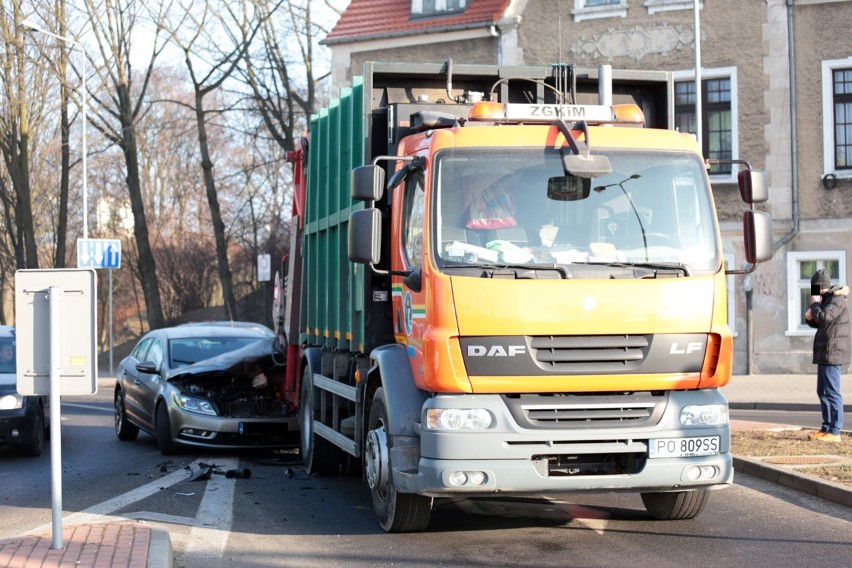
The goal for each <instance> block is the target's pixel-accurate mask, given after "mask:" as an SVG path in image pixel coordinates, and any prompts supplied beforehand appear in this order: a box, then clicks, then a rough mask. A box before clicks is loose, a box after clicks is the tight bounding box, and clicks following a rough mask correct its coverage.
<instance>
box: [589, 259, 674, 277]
mask: <svg viewBox="0 0 852 568" xmlns="http://www.w3.org/2000/svg"><path fill="white" fill-rule="evenodd" d="M574 264H592V265H596V266H612V267H613V268H647V269H649V270H676V271H678V272H681V273H683V275H684V276H689V269H688V268H687V267H686V265H685V264H683V263H682V262H674V261H669V262H666V261H659V262H644V261H643V262H626V261H618V262H615V261H613V262H577V263H574Z"/></svg>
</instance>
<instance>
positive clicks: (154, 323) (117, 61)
mask: <svg viewBox="0 0 852 568" xmlns="http://www.w3.org/2000/svg"><path fill="white" fill-rule="evenodd" d="M148 4H149V6H148V8H149V10H150V11H148V12H146V13H145V14H140V13H139V11H138V10H139V9H140V8H142V6H140V3H139V2H136V1H134V0H85V7H86V13H87V15H88V18H89V20H90V22H91V25H92V36H93V37H94V40H95V42H96V43H97V48H98V50H99V52H100V58H101V60H102V61H100V62H99V64H98V65H95V66H94V67H95V69H97V71H98V73H99V75H100V79H101V84H102V85H103V86H104V87H106V88H108V89H109V91H110V94H109V96H108V97H104V96H101V95H99V94H96V95H95V96H94V97H93V98H94V100H95V103H96V105H97V109H96V110H95V112H94V113H93V114H94V117H93V118H92V121H91V122H92V124H93V125H94V126H95V127H96V128H97V129H98V130H99V131H100V132H101V133H102V134H103V135H104V136H105V137H106V138H107V139H108V140H110V141H111V142H112V143H113V144H115V145H117V146H118V147H119V148H120V149H121V151H122V152H123V154H124V163H125V169H126V176H127V177H126V182H127V190H128V194H129V196H130V208H131V211H132V212H133V220H134V226H133V234H134V237H135V240H136V246H137V247H138V253H139V254H138V259H137V263H138V269H139V275H140V280H141V285H142V293H143V296H144V298H145V307H146V310H147V319H148V325H149V326H150V327H151V328H152V329H156V328H159V327H162V326H163V325H164V323H165V320H164V318H163V309H162V303H161V300H160V289H159V285H158V283H157V267H156V261H155V259H154V253H153V251H152V249H151V243H150V239H149V236H148V221H147V219H146V216H145V202H144V196H143V188H142V185H141V183H140V175H139V154H138V152H139V148H138V145H137V133H136V127H137V124H138V122H139V120H140V117H141V116H142V114H143V112H144V111H145V108H146V93H147V88H148V85H149V82H150V79H151V75H152V73H153V70H154V63H155V61H156V59H157V57H158V56H159V54H160V52H161V51H162V49H163V45H164V43H163V42H162V41H161V38H160V33H161V32H162V22H163V14H164V13H165V12H166V11H167V9H168V6H167V5H166V4H164V3H162V2H161V3H158V4H157V5H156V6H154V5H153V4H155V3H154V2H150V3H148ZM148 15H150V16H152V17H150V18H146V20H145V23H148V24H150V25H151V26H152V27H153V29H151V30H145V32H150V34H151V43H150V56H149V58H148V64H147V68H146V70H145V72H144V74H142V76H141V77H138V76H136V75H135V74H134V72H133V66H132V57H131V48H132V47H133V34H134V31H141V30H138V29H137V26H138V27H139V28H141V27H142V23H143V22H142V18H143V16H148ZM140 79H141V84H140V83H137V82H135V81H137V80H140Z"/></svg>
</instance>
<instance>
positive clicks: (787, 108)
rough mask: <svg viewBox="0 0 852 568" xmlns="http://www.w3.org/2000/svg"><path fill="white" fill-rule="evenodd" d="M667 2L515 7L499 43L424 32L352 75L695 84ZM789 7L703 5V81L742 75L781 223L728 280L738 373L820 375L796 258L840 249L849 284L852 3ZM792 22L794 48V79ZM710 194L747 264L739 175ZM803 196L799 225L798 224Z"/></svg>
mask: <svg viewBox="0 0 852 568" xmlns="http://www.w3.org/2000/svg"><path fill="white" fill-rule="evenodd" d="M659 4H660V2H658V1H656V0H628V1H627V9H626V14H625V15H624V17H621V16H620V15H619V16H618V17H606V18H600V19H587V20H582V21H577V18H576V17H575V15H574V14H572V12H573V11H574V8H575V2H573V1H568V0H526V1H524V2H520V3H516V4H513V5H515V6H516V7H517V8H516V9H517V10H518V12H517V13H512V14H509V16H511V17H510V18H506V19H505V20H504V21H501V22H498V24H497V29H498V30H499V32H500V37H499V38H497V39H494V38H491V37H480V38H475V39H474V38H469V39H467V40H465V41H464V42H459V41H456V40H450V41H441V42H436V41H435V39H434V38H429V37H427V36H421V38H420V39H418V38H416V37H414V36H412V37H410V38H409V41H410V42H411V44H412V45H411V46H408V47H406V48H404V49H401V48H399V47H398V46H394V47H393V48H390V49H371V50H364V51H360V52H358V53H353V54H352V55H351V67H350V69H351V68H356V67H357V68H360V67H359V66H360V64H361V63H362V62H363V61H367V60H371V59H372V60H391V59H392V60H396V61H443V60H444V59H446V58H447V57H453V59H454V60H456V61H459V62H464V63H492V64H493V63H498V62H499V63H503V64H521V65H523V64H527V65H546V64H549V63H554V62H558V61H562V62H566V63H573V64H575V65H577V66H579V67H594V66H597V65H598V64H601V63H607V64H611V65H612V66H613V67H614V68H621V69H625V68H626V69H662V70H667V71H673V72H676V73H678V77H679V78H680V79H681V80H687V79H688V75H689V74H690V73H691V72H692V71H693V70H694V65H695V52H694V13H693V8H692V2H681V3H678V5H679V7H680V8H681V9H676V10H665V11H658V12H656V13H653V14H652V13H650V10H649V6H650V5H659ZM668 4H669V6H670V5H671V3H670V2H669V3H668ZM787 4H788V2H787V0H765V1H763V2H756V1H750V2H743V1H742V0H705V1H704V2H703V3H702V8H701V10H700V27H701V38H700V39H701V64H702V69H703V70H704V71H703V75H704V76H705V77H706V76H707V73H708V72H710V73H711V74H712V72H713V70H718V69H726V70H730V69H733V70H735V84H733V85H732V88H733V89H734V96H735V101H736V125H737V132H738V140H737V142H738V145H737V149H736V151H735V155H734V157H735V158H740V159H745V160H748V161H749V162H750V163H751V165H752V167H755V168H761V169H765V170H766V171H767V173H768V176H769V186H770V199H769V202H768V203H766V204H761V205H759V206H758V208H760V209H763V210H766V211H769V212H770V213H771V214H772V217H773V230H774V236H775V239H776V250H775V255H774V257H773V259H772V260H771V261H769V262H767V263H763V264H761V265H759V266H758V267H757V269H756V270H755V271H754V272H753V273H751V274H750V275H747V276H744V275H737V276H731V277H730V279H731V281H732V282H733V286H732V287H731V289H730V293H729V300H730V301H731V302H732V303H733V306H734V313H735V315H734V318H733V320H732V321H731V324H732V327H733V328H734V329H735V332H736V338H735V358H734V370H735V372H736V373H745V372H749V371H750V370H752V371H754V372H755V373H758V374H760V373H813V372H815V367H814V365H813V364H811V347H812V343H813V335H812V332H810V331H801V330H793V331H791V329H790V324H789V320H790V319H791V318H796V317H798V315H799V314H798V312H796V313H793V312H794V311H795V310H797V309H800V307H799V306H798V304H797V302H798V301H799V299H798V292H797V291H794V292H792V293H791V289H790V286H791V283H790V280H791V274H790V272H791V271H790V269H789V266H788V258H793V257H795V255H800V254H807V253H811V252H813V253H815V254H817V255H819V254H820V253H821V252H824V251H840V253H841V255H842V256H843V257H844V258H845V259H847V262H846V270H845V273H844V274H842V275H836V276H839V277H840V279H841V281H843V282H845V283H849V282H852V261H850V259H852V172H850V176H849V177H848V178H847V179H843V178H842V177H841V179H838V180H837V181H836V187H835V188H834V189H830V190H829V189H825V188H824V187H823V182H822V177H823V174H824V165H823V164H824V159H823V158H824V153H825V152H824V150H823V133H824V130H825V128H824V126H823V84H822V83H823V65H822V62H823V61H826V60H838V59H841V60H842V59H846V58H850V59H852V34H849V33H848V28H849V22H850V21H852V0H792V6H788V5H787ZM790 14H792V18H793V19H792V21H793V26H794V36H793V49H794V50H795V57H793V58H792V62H793V64H794V66H795V77H794V78H792V79H791V76H790V65H791V57H790V45H789V33H788V22H789V16H790ZM421 41H422V42H424V43H419V42H421ZM333 51H334V50H333ZM849 68H852V63H850V65H849ZM793 82H794V83H795V99H796V101H795V103H796V105H795V106H796V116H795V126H796V142H797V144H796V145H795V147H794V145H793V144H792V133H793V121H792V118H791V116H792V112H791V98H790V95H791V90H790V86H791V83H793ZM794 152H795V158H796V159H795V166H796V169H797V170H798V171H797V175H796V179H795V183H794V179H793V176H794V167H793V166H794ZM713 192H714V198H715V201H716V206H717V212H718V216H719V219H720V221H721V226H722V238H723V247H724V251H725V253H726V254H727V255H729V257H732V258H733V263H734V264H733V267H734V268H741V267H742V266H743V265H744V257H743V252H742V228H741V227H742V225H741V221H740V219H741V215H742V211H743V210H744V209H745V206H744V204H743V203H742V202H741V200H740V197H739V191H738V188H737V185H736V183H735V182H733V181H732V180H726V181H724V182H718V181H714V183H713ZM796 201H797V202H798V213H799V216H798V219H795V216H794V211H795V210H796V207H795V205H794V204H795V202H796ZM796 220H798V222H796ZM791 255H793V256H791ZM793 276H798V275H793ZM803 278H807V275H804V276H803ZM794 299H795V302H794ZM749 307H750V309H748V308H749ZM749 331H751V337H749V335H750V334H749Z"/></svg>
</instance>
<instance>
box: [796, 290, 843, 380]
mask: <svg viewBox="0 0 852 568" xmlns="http://www.w3.org/2000/svg"><path fill="white" fill-rule="evenodd" d="M848 295H849V287H848V286H843V287H840V286H832V287H831V289H830V290H829V291H828V292H826V293H825V294H823V295H822V298H821V300H820V301H819V302H814V303H813V304H811V307H810V310H811V316H813V317H812V318H811V319H810V320H805V321H807V322H808V325H809V326H811V327H815V328H817V332H816V335H815V336H814V360H813V362H814V363H821V364H823V365H848V364H849V362H850V356H852V337H850V330H849V309H848V308H847V307H846V297H847V296H848Z"/></svg>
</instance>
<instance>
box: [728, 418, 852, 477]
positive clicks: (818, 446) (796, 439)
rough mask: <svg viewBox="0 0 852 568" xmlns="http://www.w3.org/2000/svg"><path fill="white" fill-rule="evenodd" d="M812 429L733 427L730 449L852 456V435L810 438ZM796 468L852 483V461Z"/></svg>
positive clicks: (769, 453)
mask: <svg viewBox="0 0 852 568" xmlns="http://www.w3.org/2000/svg"><path fill="white" fill-rule="evenodd" d="M810 432H813V430H811V429H808V428H803V429H801V430H782V431H778V432H776V431H771V430H732V431H731V452H732V453H733V454H734V455H737V456H742V457H751V458H763V457H773V456H825V455H831V456H841V457H846V458H850V459H852V439H850V437H848V436H844V437H843V440H842V441H841V442H840V443H839V444H836V443H828V442H819V441H815V440H808V434H809V433H810ZM793 469H794V471H798V472H800V473H804V474H807V475H813V476H816V477H819V478H821V479H826V480H828V481H833V482H835V483H842V484H845V485H848V486H850V487H852V465H849V464H846V465H836V466H835V465H828V466H819V467H796V468H793Z"/></svg>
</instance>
